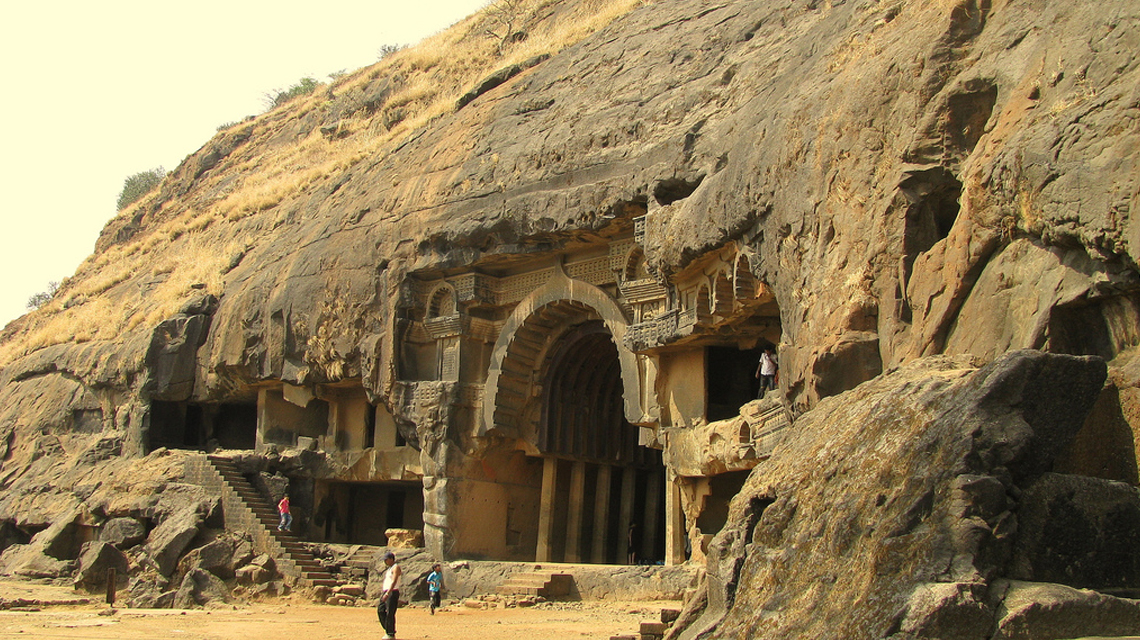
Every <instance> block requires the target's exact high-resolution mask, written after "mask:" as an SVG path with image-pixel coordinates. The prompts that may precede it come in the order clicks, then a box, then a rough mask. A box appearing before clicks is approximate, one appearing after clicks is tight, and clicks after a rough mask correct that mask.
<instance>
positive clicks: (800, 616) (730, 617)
mask: <svg viewBox="0 0 1140 640" xmlns="http://www.w3.org/2000/svg"><path fill="white" fill-rule="evenodd" d="M978 365H979V362H978V361H975V360H970V359H964V358H947V357H935V358H928V359H923V360H920V361H917V362H915V363H913V364H910V365H907V366H904V367H902V368H900V369H899V370H897V371H894V372H891V373H888V374H886V375H884V376H883V377H882V378H880V379H877V380H875V381H873V382H870V383H868V384H865V385H862V386H860V387H858V388H857V389H855V390H854V391H851V392H848V393H845V394H842V395H840V396H837V397H835V398H831V399H828V400H826V401H824V402H821V403H820V405H819V406H818V407H817V408H816V409H815V410H813V411H811V412H809V413H807V414H804V415H803V416H802V417H801V418H800V419H799V421H798V422H797V423H796V425H795V427H794V429H793V430H792V431H791V433H789V435H788V436H787V439H786V440H785V441H784V442H783V443H782V444H781V445H779V446H777V448H776V450H775V451H773V453H772V456H771V458H769V459H768V460H767V461H766V462H764V463H762V464H760V465H758V466H757V467H756V469H755V470H754V471H753V472H752V474H751V476H750V477H749V479H748V481H747V483H746V484H745V486H744V488H743V490H742V491H741V493H740V494H739V495H738V496H737V497H736V498H735V499H734V500H733V502H732V506H731V509H732V517H731V518H730V522H731V523H732V524H731V526H729V527H726V528H725V529H724V530H723V531H722V532H721V533H720V534H719V535H717V536H716V538H715V539H714V541H713V544H712V546H711V548H710V551H709V565H708V576H709V578H708V588H707V593H708V604H707V606H705V607H704V614H703V616H702V617H701V618H700V619H699V620H696V621H694V622H693V623H692V624H690V625H689V626H688V628H687V630H685V631H684V632H680V631H678V632H676V633H675V635H674V637H679V638H696V637H718V638H719V637H725V638H727V637H741V636H760V635H762V636H763V637H766V638H803V637H838V636H836V630H837V629H840V628H842V629H844V630H845V631H844V632H843V633H844V637H848V638H880V637H897V638H900V639H901V638H935V637H937V638H949V637H953V638H977V639H979V640H980V639H982V638H989V637H990V633H991V632H992V629H993V628H994V626H995V624H998V621H999V620H1004V619H1008V622H1002V623H1001V624H1004V625H1007V626H1008V627H1009V628H1010V629H1014V628H1020V629H1028V631H1020V632H1019V633H1027V634H1029V635H1025V636H1024V637H1063V636H1056V635H1048V634H1049V633H1053V632H1052V631H1049V632H1046V631H1045V629H1046V628H1047V625H1046V623H1045V622H1043V621H1042V620H1044V618H1034V615H1033V614H1029V613H1024V612H1023V613H1018V614H1011V613H1008V611H1015V610H1017V611H1020V609H1019V607H1020V606H1021V605H1017V604H1015V602H1016V601H1017V597H1015V596H1014V595H1011V594H1016V590H1014V591H1010V592H1008V593H1006V592H1005V591H1003V590H1004V589H1006V587H1005V586H1002V585H1005V584H1006V583H1004V582H1002V580H1001V579H1002V578H1003V577H1029V576H1028V575H1026V573H1027V571H1030V570H1029V569H1028V566H1033V567H1035V568H1037V569H1038V570H1039V571H1040V573H1039V574H1034V575H1033V577H1034V579H1035V580H1038V581H1064V580H1058V578H1059V577H1061V576H1062V575H1064V576H1067V579H1068V580H1070V581H1072V580H1082V579H1083V580H1085V581H1087V582H1086V584H1087V583H1089V582H1096V583H1097V585H1096V586H1098V587H1102V588H1103V587H1111V586H1115V585H1114V584H1113V581H1114V580H1115V579H1116V578H1115V575H1116V574H1112V572H1114V571H1127V570H1128V568H1127V567H1119V566H1118V562H1117V561H1116V560H1114V558H1116V557H1118V554H1116V553H1113V552H1111V550H1110V551H1109V552H1104V550H1103V549H1100V550H1098V549H1097V547H1098V545H1099V546H1104V545H1111V544H1112V543H1110V542H1108V540H1110V539H1116V537H1117V536H1119V535H1121V534H1123V535H1125V536H1126V537H1125V539H1124V540H1121V541H1120V542H1121V543H1126V541H1127V536H1128V535H1129V534H1127V533H1126V532H1125V531H1124V530H1123V529H1120V530H1117V529H1115V528H1114V527H1115V526H1116V525H1115V521H1118V520H1114V518H1113V517H1109V516H1108V514H1130V513H1133V512H1134V510H1135V509H1136V508H1137V507H1140V495H1138V494H1137V492H1136V490H1135V489H1134V488H1132V487H1128V486H1124V485H1120V484H1118V483H1111V482H1106V481H1098V480H1092V479H1089V478H1084V477H1079V476H1064V475H1058V474H1049V473H1045V474H1043V470H1044V469H1048V468H1049V467H1050V465H1051V464H1052V461H1053V459H1054V457H1055V455H1056V452H1057V451H1058V450H1060V449H1062V448H1064V446H1065V444H1066V443H1068V442H1071V441H1072V440H1073V438H1074V437H1075V436H1076V434H1077V433H1078V431H1079V430H1080V429H1081V426H1082V425H1083V423H1084V417H1085V413H1087V412H1088V411H1089V409H1090V407H1091V406H1092V405H1093V403H1094V402H1095V400H1096V398H1097V396H1098V394H1099V390H1100V388H1101V385H1102V383H1103V382H1104V379H1105V376H1106V369H1105V365H1104V363H1103V362H1102V361H1099V360H1098V359H1095V358H1076V357H1070V356H1053V355H1046V354H1042V353H1038V352H1014V353H1011V354H1007V355H1005V356H1002V357H1001V358H999V359H997V360H996V361H994V362H993V363H991V364H988V365H985V366H982V367H981V368H977V367H978ZM1076 502H1079V503H1080V504H1081V506H1080V507H1079V508H1078V507H1076V505H1075V504H1074V503H1076ZM1049 508H1053V509H1059V510H1066V509H1067V510H1069V511H1070V512H1071V513H1069V517H1067V518H1066V517H1055V518H1049V519H1048V521H1049V522H1050V525H1049V526H1051V527H1053V528H1052V529H1050V528H1049V526H1046V525H1044V522H1045V518H1044V516H1043V515H1042V514H1041V511H1042V510H1047V509H1049ZM1124 519H1125V520H1126V519H1127V518H1126V517H1125V518H1124ZM1046 539H1047V540H1048V542H1046V541H1045V540H1046ZM1066 551H1068V552H1070V553H1072V554H1073V555H1072V556H1071V557H1068V559H1067V561H1061V559H1060V558H1058V557H1056V554H1058V553H1065V552H1066ZM1078 556H1079V557H1080V558H1081V559H1083V560H1085V561H1087V562H1088V563H1089V565H1088V566H1080V562H1079V561H1077V560H1076V558H1077V557H1078ZM1028 558H1033V559H1034V561H1037V564H1034V562H1033V561H1030V560H1028ZM1026 565H1028V566H1026ZM1128 566H1130V565H1128ZM1110 574H1111V576H1112V577H1110ZM1122 581H1123V582H1129V583H1131V582H1132V580H1131V579H1125V580H1122ZM1042 589H1045V590H1048V587H1042ZM1062 591H1064V590H1062ZM1064 592H1065V593H1070V592H1072V589H1069V590H1068V591H1064ZM1003 594H1005V595H1003ZM1026 597H1028V596H1026ZM1090 597H1091V598H1092V599H1093V600H1096V599H1097V598H1099V597H1100V596H1087V597H1084V596H1083V597H1082V598H1083V600H1082V598H1076V599H1075V600H1073V603H1072V604H1071V605H1061V604H1057V605H1056V607H1057V608H1058V610H1060V609H1066V610H1068V609H1067V608H1068V607H1070V606H1071V607H1073V608H1074V609H1073V610H1076V609H1079V608H1080V607H1085V606H1090V607H1093V605H1090V604H1089V602H1090V601H1089V600H1088V598H1090ZM1064 599H1065V598H1060V600H1064ZM1077 600H1080V601H1081V602H1083V604H1080V605H1078V604H1076V601H1077ZM1112 600H1113V602H1115V603H1116V604H1112V605H1108V604H1104V603H1106V602H1107V601H1102V600H1097V602H1101V603H1102V604H1100V605H1096V606H1105V607H1107V608H1109V609H1113V610H1114V611H1116V610H1117V609H1116V608H1119V610H1120V611H1124V612H1125V613H1124V614H1121V615H1122V616H1123V617H1114V618H1113V619H1112V621H1107V622H1106V623H1105V625H1104V626H1103V627H1097V626H1096V624H1093V623H1091V622H1090V624H1089V626H1086V627H1085V628H1084V631H1083V633H1085V634H1088V633H1090V630H1091V629H1094V628H1103V629H1123V628H1128V629H1131V631H1130V632H1135V631H1136V630H1137V627H1136V626H1135V623H1134V622H1133V620H1134V616H1135V614H1136V612H1140V605H1137V604H1136V603H1135V602H1130V601H1125V600H1117V599H1112ZM1050 606H1052V605H1050ZM1002 607H1005V609H1002ZM1046 608H1048V607H1046ZM1093 608H1095V607H1093ZM999 609H1000V611H999ZM1089 610H1091V609H1089ZM1057 615H1059V616H1060V615H1061V614H1057ZM1011 616H1012V617H1011ZM1046 617H1047V616H1046ZM1062 617H1063V616H1062ZM1014 619H1016V620H1017V622H1014V621H1013V620H1014ZM1049 624H1052V623H1049ZM1018 625H1021V626H1020V627H1018ZM1037 625H1046V626H1037ZM1003 628H1004V627H1003ZM1010 633H1013V631H1010ZM702 634H708V635H702ZM1034 634H1042V635H1034ZM1010 637H1013V636H1010ZM1018 637H1022V636H1018Z"/></svg>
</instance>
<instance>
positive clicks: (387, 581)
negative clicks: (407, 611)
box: [376, 551, 404, 640]
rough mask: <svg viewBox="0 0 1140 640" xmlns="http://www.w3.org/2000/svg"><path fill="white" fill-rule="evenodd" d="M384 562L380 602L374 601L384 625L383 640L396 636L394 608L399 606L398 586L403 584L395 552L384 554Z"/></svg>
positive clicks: (402, 573)
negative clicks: (385, 567) (385, 568)
mask: <svg viewBox="0 0 1140 640" xmlns="http://www.w3.org/2000/svg"><path fill="white" fill-rule="evenodd" d="M384 564H385V565H386V566H387V567H388V569H387V570H385V571H384V584H383V590H382V591H381V592H380V602H378V603H376V616H377V617H379V618H380V624H381V626H383V627H384V640H394V639H395V637H396V608H397V607H399V606H400V587H401V586H403V581H404V572H403V571H402V570H401V569H400V565H398V564H396V554H394V553H392V552H391V551H389V552H387V553H385V554H384Z"/></svg>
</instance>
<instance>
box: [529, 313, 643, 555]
mask: <svg viewBox="0 0 1140 640" xmlns="http://www.w3.org/2000/svg"><path fill="white" fill-rule="evenodd" d="M545 362H546V363H547V364H546V366H545V367H544V369H545V373H544V376H543V380H544V382H543V385H542V394H541V399H542V404H541V417H540V418H539V424H538V434H537V435H538V442H537V446H538V449H539V451H540V452H541V455H542V458H543V471H542V489H541V499H540V507H539V521H538V541H537V549H536V553H535V557H536V561H540V562H541V561H545V562H590V563H610V564H615V563H616V564H625V563H629V562H634V563H656V562H659V561H662V560H664V558H665V536H664V529H665V468H664V465H663V464H662V460H661V452H660V451H658V450H656V449H653V448H650V447H647V446H643V445H642V444H641V442H640V430H639V428H638V427H636V426H634V425H631V424H630V423H629V422H627V421H626V419H625V413H624V410H623V407H624V405H623V384H622V376H621V364H620V361H619V357H618V350H617V346H616V345H615V344H614V340H613V336H612V335H611V334H610V332H609V329H608V328H607V327H606V326H605V324H604V323H603V322H602V321H601V320H590V321H587V322H583V323H581V324H578V325H576V326H574V327H572V328H570V329H569V330H568V331H566V332H565V333H563V334H562V336H561V337H560V338H559V339H558V340H557V341H556V342H555V343H554V344H553V345H552V347H551V349H550V355H549V356H548V357H547V358H546V361H545Z"/></svg>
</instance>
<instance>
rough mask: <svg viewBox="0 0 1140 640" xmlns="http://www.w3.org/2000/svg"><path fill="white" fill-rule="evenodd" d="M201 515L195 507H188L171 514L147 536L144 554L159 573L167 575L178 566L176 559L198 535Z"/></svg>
mask: <svg viewBox="0 0 1140 640" xmlns="http://www.w3.org/2000/svg"><path fill="white" fill-rule="evenodd" d="M201 525H202V515H201V514H199V513H198V509H197V508H196V507H188V508H186V509H183V510H182V511H180V512H178V513H176V514H174V515H172V516H171V517H169V518H167V519H166V520H164V521H163V522H162V524H160V525H158V526H157V527H155V528H154V530H153V531H151V532H150V536H148V537H147V542H146V549H145V552H146V554H147V555H148V556H149V557H150V559H151V561H152V562H153V563H154V566H155V567H156V568H157V569H158V571H159V573H161V574H162V575H164V576H169V575H170V574H171V573H172V572H173V571H174V569H175V567H177V566H178V559H179V558H181V557H182V553H183V552H184V551H185V550H186V547H187V546H188V545H189V544H190V542H191V541H192V540H193V539H194V537H195V536H197V535H198V530H199V528H200V527H201Z"/></svg>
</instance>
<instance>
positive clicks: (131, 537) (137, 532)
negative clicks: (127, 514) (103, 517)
mask: <svg viewBox="0 0 1140 640" xmlns="http://www.w3.org/2000/svg"><path fill="white" fill-rule="evenodd" d="M99 539H100V540H102V541H103V542H106V543H108V544H112V545H114V546H116V547H118V548H119V549H129V548H131V547H133V546H135V545H136V544H138V543H140V542H142V541H143V540H145V539H146V526H145V525H143V523H141V522H139V521H138V520H136V519H135V518H111V519H110V520H108V521H107V522H105V523H103V528H102V529H101V530H100V531H99Z"/></svg>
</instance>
